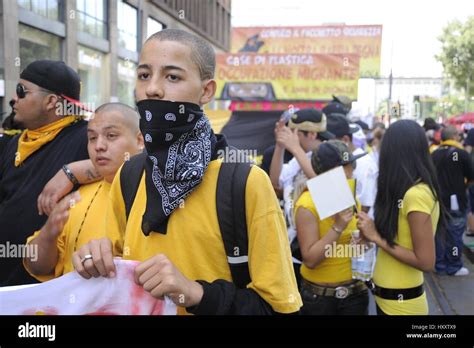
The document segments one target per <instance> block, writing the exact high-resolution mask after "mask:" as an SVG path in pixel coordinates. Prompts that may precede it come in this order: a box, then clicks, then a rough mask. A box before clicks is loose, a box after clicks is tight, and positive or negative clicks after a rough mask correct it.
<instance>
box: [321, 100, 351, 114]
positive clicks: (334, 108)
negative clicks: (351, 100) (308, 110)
mask: <svg viewBox="0 0 474 348" xmlns="http://www.w3.org/2000/svg"><path fill="white" fill-rule="evenodd" d="M322 111H323V112H324V113H325V114H326V115H328V116H329V115H332V114H343V115H347V114H348V113H349V111H350V109H349V108H348V107H346V106H345V105H344V104H342V103H340V102H338V101H332V102H330V103H329V104H327V105H326V106H325V107H324V108H323V109H322Z"/></svg>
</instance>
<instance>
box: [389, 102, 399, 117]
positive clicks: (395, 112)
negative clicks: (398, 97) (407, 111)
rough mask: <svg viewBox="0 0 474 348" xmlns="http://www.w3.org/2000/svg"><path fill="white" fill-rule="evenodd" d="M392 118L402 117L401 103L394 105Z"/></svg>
mask: <svg viewBox="0 0 474 348" xmlns="http://www.w3.org/2000/svg"><path fill="white" fill-rule="evenodd" d="M391 109H392V110H391V116H392V117H400V103H394V104H392V107H391Z"/></svg>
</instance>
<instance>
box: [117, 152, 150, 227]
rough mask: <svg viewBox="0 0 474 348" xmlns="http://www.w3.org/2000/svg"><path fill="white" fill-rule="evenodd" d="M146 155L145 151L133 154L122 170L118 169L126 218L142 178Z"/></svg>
mask: <svg viewBox="0 0 474 348" xmlns="http://www.w3.org/2000/svg"><path fill="white" fill-rule="evenodd" d="M146 156H147V154H146V152H143V153H140V154H138V155H135V156H133V157H132V158H130V160H129V161H126V162H125V163H124V164H123V166H122V170H121V171H120V188H121V189H122V197H123V201H124V203H125V214H126V216H127V220H128V216H129V215H130V210H131V209H132V205H133V201H134V200H135V196H136V195H137V191H138V186H139V185H140V180H141V179H142V173H143V169H144V168H145V160H146Z"/></svg>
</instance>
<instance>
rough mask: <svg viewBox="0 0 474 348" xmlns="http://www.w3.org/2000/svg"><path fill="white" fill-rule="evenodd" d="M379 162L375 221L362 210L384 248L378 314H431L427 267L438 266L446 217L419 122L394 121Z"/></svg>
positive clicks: (366, 228)
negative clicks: (439, 233)
mask: <svg viewBox="0 0 474 348" xmlns="http://www.w3.org/2000/svg"><path fill="white" fill-rule="evenodd" d="M379 167H380V170H379V177H378V188H377V198H376V200H375V205H374V210H375V222H374V221H372V220H371V219H370V218H369V217H368V216H367V214H365V213H363V212H360V213H359V214H358V218H359V221H358V224H357V226H358V227H359V229H360V231H361V233H362V235H363V236H364V237H365V238H366V239H368V240H370V241H373V242H375V243H376V244H377V245H378V247H379V248H378V254H377V261H376V265H375V270H374V276H373V281H374V283H375V289H374V293H375V301H376V303H377V314H379V315H383V314H388V315H400V314H409V315H424V314H428V303H427V300H426V295H425V292H424V289H423V281H424V279H423V272H429V271H431V270H433V267H434V264H435V242H434V234H435V232H436V229H437V227H438V225H439V224H440V223H444V219H443V214H440V210H442V209H443V207H442V204H440V202H439V197H440V195H439V186H438V181H437V178H436V171H435V169H434V166H433V163H432V160H431V157H430V153H429V147H428V142H427V140H426V137H425V133H424V131H423V129H422V128H421V127H420V126H419V125H418V124H417V123H416V122H414V121H409V120H401V121H397V122H395V123H394V124H393V125H391V126H390V128H389V129H388V130H387V132H386V133H385V135H384V138H383V141H382V146H381V149H380V166H379ZM441 220H443V221H441Z"/></svg>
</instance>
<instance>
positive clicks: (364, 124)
mask: <svg viewBox="0 0 474 348" xmlns="http://www.w3.org/2000/svg"><path fill="white" fill-rule="evenodd" d="M354 123H356V124H358V125H359V126H360V128H362V130H365V131H368V130H370V128H369V125H368V124H367V123H365V122H364V121H361V120H359V121H355V122H354Z"/></svg>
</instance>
